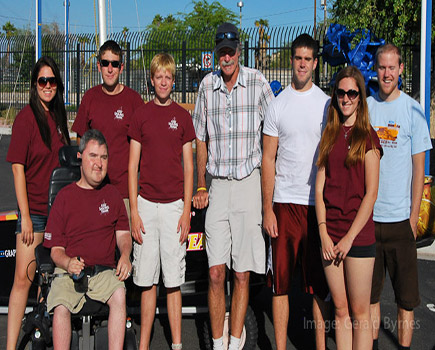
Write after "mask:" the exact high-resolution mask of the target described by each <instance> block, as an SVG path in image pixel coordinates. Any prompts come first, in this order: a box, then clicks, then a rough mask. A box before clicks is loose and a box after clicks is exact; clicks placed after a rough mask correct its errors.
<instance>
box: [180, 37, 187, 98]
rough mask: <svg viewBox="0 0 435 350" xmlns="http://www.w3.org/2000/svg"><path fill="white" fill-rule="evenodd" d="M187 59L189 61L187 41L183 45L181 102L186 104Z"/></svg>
mask: <svg viewBox="0 0 435 350" xmlns="http://www.w3.org/2000/svg"><path fill="white" fill-rule="evenodd" d="M186 59H187V53H186V41H183V45H182V52H181V64H182V66H181V90H182V94H181V101H182V102H183V103H186V75H187V74H186Z"/></svg>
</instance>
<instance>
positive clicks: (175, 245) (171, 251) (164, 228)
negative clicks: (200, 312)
mask: <svg viewBox="0 0 435 350" xmlns="http://www.w3.org/2000/svg"><path fill="white" fill-rule="evenodd" d="M137 208H138V212H139V216H140V218H141V219H142V223H143V225H144V228H145V233H142V240H143V243H142V244H137V243H136V242H134V245H133V256H134V260H133V282H134V283H135V284H136V285H138V286H141V287H150V286H152V285H154V284H158V283H159V277H160V265H161V268H162V274H163V284H164V285H165V287H166V288H175V287H179V286H181V285H182V284H183V283H184V276H185V273H186V260H185V259H186V242H184V243H182V244H180V233H179V232H177V226H178V221H179V220H180V217H181V214H182V213H183V209H184V202H183V201H182V200H181V199H179V200H177V201H175V202H171V203H154V202H151V201H148V200H146V199H145V198H143V197H141V196H138V197H137Z"/></svg>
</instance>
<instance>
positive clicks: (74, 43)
mask: <svg viewBox="0 0 435 350" xmlns="http://www.w3.org/2000/svg"><path fill="white" fill-rule="evenodd" d="M301 33H308V34H311V35H312V34H313V27H312V26H299V27H274V28H266V27H255V28H246V29H243V31H242V34H241V42H242V55H241V60H242V62H243V64H244V65H245V66H248V67H253V68H257V69H259V70H260V71H261V72H262V73H263V74H264V75H265V77H266V79H267V80H268V81H269V82H270V81H272V80H278V81H279V82H280V83H281V84H282V86H283V87H285V86H287V85H288V84H290V81H291V69H290V57H291V52H290V46H291V42H292V40H293V39H294V38H295V37H297V36H298V35H299V34H301ZM214 35H215V32H214V31H204V32H201V33H198V32H190V31H187V32H173V33H165V34H161V33H156V32H127V33H122V32H120V33H115V34H113V35H111V37H110V39H113V40H115V41H117V42H118V43H119V44H120V45H121V47H122V48H123V50H124V72H123V74H121V78H120V81H121V83H123V84H126V85H127V86H130V87H131V88H133V89H134V90H136V91H137V92H139V93H140V94H141V96H142V97H143V99H144V100H150V99H152V97H153V91H152V88H151V84H150V79H149V65H150V62H151V59H152V57H153V56H154V55H155V54H156V53H158V52H161V51H166V52H169V53H171V54H172V55H173V56H174V58H175V60H176V63H177V68H176V76H175V86H174V91H173V95H172V97H173V99H174V100H175V101H176V102H180V103H182V102H184V103H195V101H196V96H197V90H198V87H199V84H200V82H201V79H202V78H203V77H204V76H205V75H206V74H207V73H208V72H209V71H210V70H208V71H207V70H203V69H202V68H201V63H202V59H203V54H204V53H212V52H213V47H214ZM378 37H383V36H382V35H378ZM323 38H324V30H323V27H319V28H318V29H317V31H316V40H318V41H319V43H320V46H322V45H323ZM386 38H387V39H388V37H386ZM68 39H69V50H68V56H69V60H68V65H69V69H68V71H69V75H68V79H65V69H64V62H65V57H66V51H65V48H64V46H65V36H63V35H46V36H43V39H42V54H43V55H49V56H52V57H53V58H54V59H55V60H56V62H57V63H58V65H59V69H60V70H61V74H62V77H63V79H64V83H66V82H68V83H67V84H66V85H68V86H66V88H67V89H68V101H66V102H67V110H68V112H69V116H70V119H74V117H75V113H76V111H77V108H78V106H79V104H80V100H81V98H82V96H83V94H84V93H85V92H86V90H88V89H89V88H91V87H92V86H94V85H96V84H99V83H100V82H101V77H100V74H99V73H98V69H97V62H96V61H97V60H96V54H97V47H96V40H95V35H94V34H80V35H70V36H69V38H68ZM412 40H413V39H412V38H411V37H410V39H409V40H407V41H406V42H405V43H403V45H402V46H401V48H402V50H403V57H404V60H405V62H404V63H405V67H406V71H405V74H404V75H403V78H404V90H405V91H406V92H408V93H411V94H413V95H415V93H416V91H418V79H419V75H418V71H419V63H418V62H419V61H418V56H419V52H418V46H417V45H416V44H415V43H413V42H412ZM34 46H35V36H34V35H33V34H31V35H27V36H25V35H22V36H13V37H12V38H10V40H7V38H6V36H5V35H4V34H1V35H0V113H1V112H2V110H5V109H6V108H9V106H11V107H12V108H13V111H12V112H10V113H9V114H10V115H11V116H9V118H12V119H13V118H14V116H15V115H14V113H16V112H17V111H19V110H20V109H21V108H22V107H23V106H24V105H25V104H27V103H28V99H29V94H28V90H29V81H30V74H31V70H32V67H33V65H34V63H35V58H34V57H35V52H34V50H35V49H34ZM217 68H218V66H217V59H216V58H215V59H214V62H212V63H211V66H210V69H211V70H214V69H217ZM339 68H340V67H331V66H329V65H327V64H324V63H323V61H322V59H319V64H318V68H317V70H316V74H315V81H316V83H317V84H318V85H319V86H320V87H321V88H323V89H324V90H328V82H329V81H330V79H331V77H332V75H333V74H334V73H335V72H336V71H337V70H338V69H339ZM2 114H3V113H2ZM2 114H0V117H1V116H2Z"/></svg>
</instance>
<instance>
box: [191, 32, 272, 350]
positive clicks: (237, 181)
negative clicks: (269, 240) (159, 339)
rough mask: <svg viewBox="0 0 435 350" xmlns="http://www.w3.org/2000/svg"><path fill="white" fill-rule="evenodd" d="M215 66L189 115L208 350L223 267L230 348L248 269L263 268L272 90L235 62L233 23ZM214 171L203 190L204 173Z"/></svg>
mask: <svg viewBox="0 0 435 350" xmlns="http://www.w3.org/2000/svg"><path fill="white" fill-rule="evenodd" d="M215 52H216V54H217V55H218V58H219V65H220V70H218V71H216V72H212V73H210V74H208V75H207V76H206V77H205V78H204V79H203V81H202V82H201V85H200V88H199V94H198V99H197V102H196V106H195V111H194V113H193V116H192V118H193V124H194V126H195V131H196V149H197V153H196V159H197V172H198V188H197V193H196V195H195V196H194V198H193V204H194V206H195V207H196V208H204V207H206V206H207V205H208V204H209V203H210V205H209V208H208V211H207V216H206V221H205V233H206V242H207V243H206V249H207V256H208V262H209V292H208V302H209V312H210V321H211V329H212V337H213V349H215V350H216V349H219V350H220V349H223V327H224V317H225V289H224V282H225V265H227V266H228V267H229V268H232V269H233V270H234V290H233V295H232V303H231V325H230V329H231V340H230V346H229V349H230V350H231V349H238V348H239V343H240V337H241V334H242V329H243V324H244V320H245V315H246V310H247V307H248V300H249V273H250V271H253V272H256V273H262V274H264V273H265V247H264V238H263V233H262V226H261V224H262V215H261V210H262V205H261V180H260V170H259V168H260V166H261V155H262V147H261V136H262V135H261V133H262V125H263V120H264V115H265V112H266V109H267V106H268V105H269V103H270V102H271V101H272V99H273V93H272V90H271V89H270V86H269V84H268V82H267V81H266V79H265V78H264V76H263V75H262V74H261V73H260V72H259V71H257V70H255V69H251V68H247V67H244V66H242V65H241V64H240V63H239V58H240V52H241V49H240V43H239V32H238V30H237V28H236V27H235V26H234V25H233V24H230V23H224V24H222V25H220V26H219V27H218V29H217V32H216V47H215ZM206 169H207V171H208V172H209V174H210V175H211V176H212V182H211V186H210V190H209V192H210V193H208V192H207V188H206V180H205V171H206Z"/></svg>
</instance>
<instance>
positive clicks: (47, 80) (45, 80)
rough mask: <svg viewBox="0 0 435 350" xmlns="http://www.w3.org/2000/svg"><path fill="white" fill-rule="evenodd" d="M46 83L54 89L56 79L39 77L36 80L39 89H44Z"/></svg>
mask: <svg viewBox="0 0 435 350" xmlns="http://www.w3.org/2000/svg"><path fill="white" fill-rule="evenodd" d="M47 83H50V86H51V87H56V86H57V80H56V77H39V78H38V85H39V86H40V87H41V88H45V87H46V86H47Z"/></svg>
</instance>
